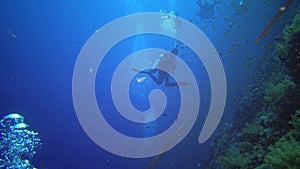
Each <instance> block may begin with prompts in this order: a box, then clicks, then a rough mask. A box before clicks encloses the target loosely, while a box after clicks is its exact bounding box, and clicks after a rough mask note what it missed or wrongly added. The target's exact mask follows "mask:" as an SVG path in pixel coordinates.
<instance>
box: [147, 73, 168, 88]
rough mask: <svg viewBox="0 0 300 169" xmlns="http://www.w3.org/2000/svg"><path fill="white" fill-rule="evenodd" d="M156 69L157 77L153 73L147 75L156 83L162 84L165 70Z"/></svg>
mask: <svg viewBox="0 0 300 169" xmlns="http://www.w3.org/2000/svg"><path fill="white" fill-rule="evenodd" d="M156 71H158V78H157V77H155V76H154V75H153V74H149V76H150V77H151V78H152V80H153V81H154V82H155V83H156V84H158V85H160V84H162V82H163V81H164V79H165V72H163V71H161V70H156Z"/></svg>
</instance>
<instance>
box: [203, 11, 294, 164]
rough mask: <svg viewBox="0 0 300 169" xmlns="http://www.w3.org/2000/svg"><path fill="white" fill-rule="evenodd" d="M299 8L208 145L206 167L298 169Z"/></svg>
mask: <svg viewBox="0 0 300 169" xmlns="http://www.w3.org/2000/svg"><path fill="white" fill-rule="evenodd" d="M299 43H300V6H299V7H298V11H297V14H296V15H295V17H294V18H293V20H292V22H291V23H290V24H288V25H286V26H285V27H284V30H283V37H282V38H280V40H279V41H278V42H277V44H276V45H275V47H274V51H273V52H272V53H271V54H270V55H268V56H266V57H265V59H264V61H265V63H264V66H263V69H262V70H261V71H260V73H258V74H257V76H256V78H255V81H254V82H253V84H252V85H251V87H250V89H249V92H248V94H247V95H246V96H245V97H244V98H243V99H242V101H241V102H240V104H239V107H238V109H237V110H236V111H235V113H234V115H233V117H232V118H231V119H230V120H229V121H228V122H227V123H225V124H224V126H223V127H222V128H223V129H222V131H219V132H218V133H217V134H216V136H215V138H214V139H213V144H212V145H211V149H212V152H213V153H212V155H211V156H210V158H209V159H208V160H207V161H206V165H205V166H209V167H208V168H217V169H250V168H255V169H269V168H274V169H275V168H285V169H297V168H299V166H300V44H299Z"/></svg>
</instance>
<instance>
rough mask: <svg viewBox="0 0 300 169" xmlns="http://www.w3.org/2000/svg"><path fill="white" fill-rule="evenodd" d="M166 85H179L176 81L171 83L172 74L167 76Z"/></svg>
mask: <svg viewBox="0 0 300 169" xmlns="http://www.w3.org/2000/svg"><path fill="white" fill-rule="evenodd" d="M166 86H168V87H171V86H178V84H177V83H176V82H173V83H170V75H168V76H167V77H166Z"/></svg>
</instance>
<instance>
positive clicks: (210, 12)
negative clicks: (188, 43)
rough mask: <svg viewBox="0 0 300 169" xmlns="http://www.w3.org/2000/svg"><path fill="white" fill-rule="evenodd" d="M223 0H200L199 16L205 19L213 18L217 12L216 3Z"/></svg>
mask: <svg viewBox="0 0 300 169" xmlns="http://www.w3.org/2000/svg"><path fill="white" fill-rule="evenodd" d="M220 2H221V0H198V1H196V4H197V5H198V6H199V9H200V10H199V12H198V13H197V15H198V16H200V17H201V18H204V19H209V18H212V17H213V16H214V14H215V5H217V4H218V3H220Z"/></svg>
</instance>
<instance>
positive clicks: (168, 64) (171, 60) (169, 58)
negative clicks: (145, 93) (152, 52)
mask: <svg viewBox="0 0 300 169" xmlns="http://www.w3.org/2000/svg"><path fill="white" fill-rule="evenodd" d="M171 53H173V55H172V54H169V53H164V54H160V56H159V57H158V58H157V59H156V61H155V63H154V64H153V65H152V68H151V69H150V70H146V71H140V70H138V69H135V68H132V70H134V71H136V72H139V73H144V74H147V75H149V76H150V77H151V79H152V80H153V81H154V82H155V83H156V84H158V85H160V84H162V83H163V81H164V80H166V83H165V86H167V87H170V86H179V85H185V84H188V83H187V82H172V83H171V82H170V75H169V74H168V73H167V72H165V71H163V70H160V69H158V68H160V67H164V68H165V69H166V70H168V72H170V73H174V71H175V69H176V65H177V62H176V60H175V55H177V54H178V49H177V46H176V47H175V48H173V49H172V51H171ZM156 73H157V74H158V77H156V76H155V75H156Z"/></svg>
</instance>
